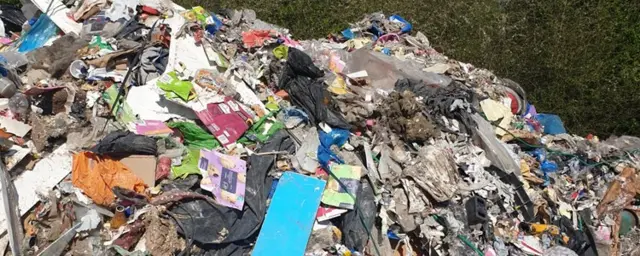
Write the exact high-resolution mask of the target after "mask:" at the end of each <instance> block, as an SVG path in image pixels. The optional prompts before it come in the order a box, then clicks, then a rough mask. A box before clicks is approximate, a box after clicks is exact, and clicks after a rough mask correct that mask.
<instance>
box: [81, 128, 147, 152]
mask: <svg viewBox="0 0 640 256" xmlns="http://www.w3.org/2000/svg"><path fill="white" fill-rule="evenodd" d="M91 151H92V152H94V153H96V154H99V155H109V156H128V155H156V154H157V153H158V145H157V144H156V140H155V139H154V138H151V137H147V136H143V135H137V134H135V133H132V132H129V131H126V132H123V131H116V132H112V133H109V134H108V135H107V136H106V137H104V138H103V139H102V140H101V141H100V142H99V143H98V144H97V145H96V146H95V147H93V149H91Z"/></svg>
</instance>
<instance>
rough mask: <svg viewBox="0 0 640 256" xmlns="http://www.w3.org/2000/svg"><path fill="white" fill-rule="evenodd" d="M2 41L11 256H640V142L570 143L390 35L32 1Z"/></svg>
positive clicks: (6, 11)
mask: <svg viewBox="0 0 640 256" xmlns="http://www.w3.org/2000/svg"><path fill="white" fill-rule="evenodd" d="M0 9H2V13H1V14H0V19H1V21H2V23H3V24H2V26H0V29H4V30H0V36H2V37H1V38H0V44H1V45H2V51H1V52H0V64H1V65H0V66H1V67H0V74H1V78H0V96H2V97H1V98H0V106H1V107H2V109H1V111H0V128H1V130H0V142H2V143H0V145H2V152H3V153H2V159H3V161H4V165H1V166H0V167H2V169H1V170H2V171H0V173H1V174H2V175H0V186H1V187H2V198H1V201H2V205H3V209H4V211H3V214H1V215H0V252H1V253H2V255H8V253H9V251H10V255H47V256H51V255H249V254H250V255H254V256H259V255H309V256H325V255H342V256H348V255H376V256H379V255H403V256H411V255H486V256H493V255H498V256H506V255H621V254H622V255H640V246H638V245H640V239H639V238H640V229H638V216H639V215H638V214H640V197H639V193H640V177H638V169H639V168H640V160H639V159H638V152H639V151H638V149H640V138H636V137H629V136H622V137H612V138H610V139H608V140H603V141H601V140H600V139H599V138H598V137H596V136H592V135H589V136H587V137H586V138H582V137H578V136H575V135H570V134H568V133H567V131H566V130H565V128H564V127H563V124H562V121H561V120H560V118H559V117H558V116H556V115H553V114H544V113H537V111H536V108H535V107H534V105H532V104H531V103H530V102H528V101H527V97H526V92H525V91H524V90H523V89H522V88H520V86H519V85H518V84H517V83H516V82H514V81H511V80H509V79H503V78H499V77H497V76H495V75H494V74H492V73H491V72H490V71H488V70H485V69H482V68H477V67H474V66H473V65H471V64H468V63H463V62H459V61H455V60H453V59H449V58H447V57H446V56H444V55H443V54H441V53H439V52H437V51H436V50H434V49H433V48H432V47H431V46H430V43H429V40H428V39H427V38H426V36H425V35H424V34H422V33H420V32H417V33H414V32H412V25H411V24H410V23H409V22H407V21H406V20H404V19H403V18H402V17H400V16H398V15H392V16H385V15H384V14H381V13H374V14H370V15H367V16H366V17H365V18H364V19H363V20H361V21H359V22H356V23H353V24H351V25H350V26H349V28H347V29H345V30H344V31H341V32H338V33H335V34H332V35H330V36H328V37H327V38H325V39H319V40H307V41H296V40H294V39H293V38H292V36H291V35H290V34H289V31H288V30H287V29H285V28H281V27H278V26H275V25H272V24H269V23H266V22H264V21H261V20H259V19H257V18H256V14H255V12H254V11H252V10H228V9H223V10H221V11H219V13H212V12H209V11H207V10H205V9H204V8H202V7H193V8H190V9H185V8H183V7H181V6H179V5H176V4H174V3H172V2H171V1H169V0H136V1H130V0H109V1H107V0H85V1H58V0H53V1H48V0H31V1H29V0H26V1H23V2H22V6H21V8H16V7H9V6H2V7H1V8H0Z"/></svg>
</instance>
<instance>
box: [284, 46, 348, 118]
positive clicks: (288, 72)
mask: <svg viewBox="0 0 640 256" xmlns="http://www.w3.org/2000/svg"><path fill="white" fill-rule="evenodd" d="M323 76H324V72H323V71H322V70H320V69H319V68H318V67H316V66H315V65H314V64H313V61H312V60H311V57H309V55H307V54H306V53H304V52H302V51H300V50H298V49H296V48H290V49H289V56H288V58H287V64H286V66H285V67H284V69H283V70H282V74H281V75H280V83H279V84H278V87H279V88H280V89H284V90H286V91H287V93H288V94H289V98H290V99H291V103H292V104H293V105H295V106H298V107H300V108H302V109H304V111H305V112H306V113H307V114H308V115H309V118H310V120H311V122H312V123H314V124H316V125H317V124H319V123H321V122H325V123H326V124H328V125H330V126H331V127H335V128H342V129H346V130H349V129H351V125H350V124H349V123H347V121H346V120H345V119H344V117H343V116H342V114H341V113H340V112H338V111H336V110H335V109H334V108H333V105H332V97H331V95H330V94H329V92H328V91H327V90H326V89H325V86H324V84H323V82H322V81H321V80H318V79H319V78H322V77H323Z"/></svg>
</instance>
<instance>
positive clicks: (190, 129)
mask: <svg viewBox="0 0 640 256" xmlns="http://www.w3.org/2000/svg"><path fill="white" fill-rule="evenodd" d="M168 126H169V127H170V128H172V129H178V130H179V131H180V133H181V134H182V138H183V139H184V145H185V146H187V147H189V148H198V149H200V148H205V149H214V148H218V147H220V142H218V141H217V140H216V138H215V137H214V136H213V135H211V134H210V133H208V132H207V131H205V130H204V129H202V127H200V126H199V125H197V124H195V123H192V122H171V123H169V124H168Z"/></svg>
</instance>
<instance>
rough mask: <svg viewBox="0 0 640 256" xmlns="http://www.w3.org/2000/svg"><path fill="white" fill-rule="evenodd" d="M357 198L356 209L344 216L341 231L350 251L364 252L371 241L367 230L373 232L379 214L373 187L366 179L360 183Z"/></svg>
mask: <svg viewBox="0 0 640 256" xmlns="http://www.w3.org/2000/svg"><path fill="white" fill-rule="evenodd" d="M355 196H356V198H357V199H356V208H355V210H354V211H350V212H347V213H345V214H344V215H343V216H342V226H340V230H342V233H343V236H344V245H346V246H347V248H349V249H353V250H356V251H359V252H362V251H363V249H364V248H365V245H366V244H367V241H369V236H368V234H367V230H369V231H371V230H372V228H373V224H374V222H375V219H376V215H377V214H378V213H377V205H376V202H375V195H374V193H373V187H372V186H371V184H369V182H368V181H367V180H366V179H364V180H363V181H362V182H361V183H360V189H358V194H357V195H355ZM365 225H366V228H365ZM373 242H377V241H373Z"/></svg>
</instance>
